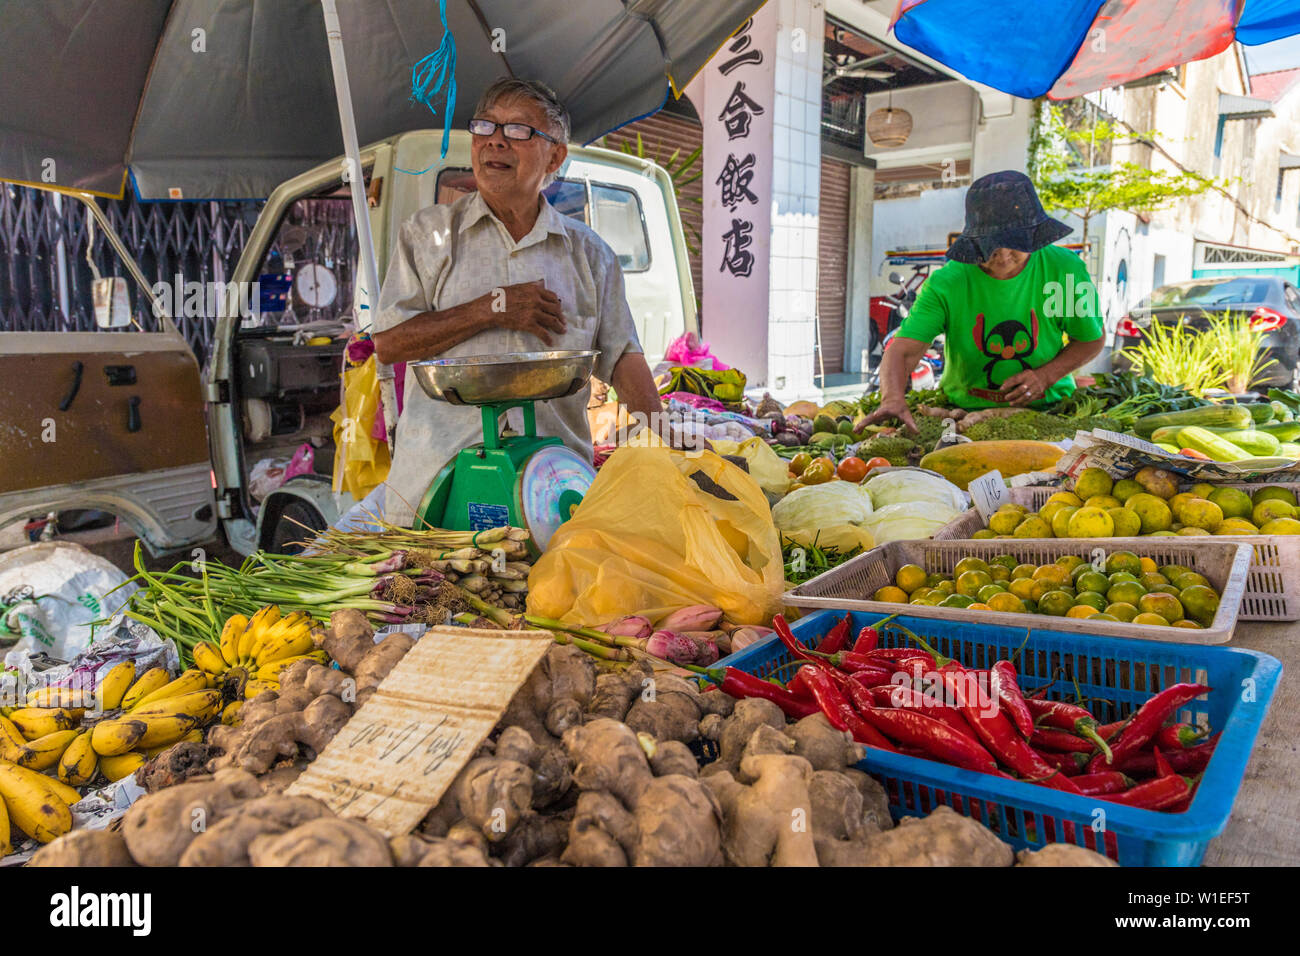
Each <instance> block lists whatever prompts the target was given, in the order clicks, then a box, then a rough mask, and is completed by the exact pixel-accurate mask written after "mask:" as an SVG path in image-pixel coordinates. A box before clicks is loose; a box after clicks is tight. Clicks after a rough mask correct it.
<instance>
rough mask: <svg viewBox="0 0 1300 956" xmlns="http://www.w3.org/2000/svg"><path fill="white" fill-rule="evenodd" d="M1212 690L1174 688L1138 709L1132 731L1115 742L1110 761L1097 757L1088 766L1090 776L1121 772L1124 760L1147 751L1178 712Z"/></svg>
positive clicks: (1193, 686) (1187, 686)
mask: <svg viewBox="0 0 1300 956" xmlns="http://www.w3.org/2000/svg"><path fill="white" fill-rule="evenodd" d="M1209 690H1210V688H1209V687H1207V686H1205V685H1204V684H1174V685H1173V686H1172V687H1167V688H1165V689H1164V690H1162V691H1161V692H1160V693H1158V694H1156V695H1155V696H1154V697H1152V698H1151V699H1150V700H1148V701H1147V702H1146V703H1145V704H1143V705H1142V706H1141V707H1139V708H1138V712H1137V713H1136V714H1134V715H1133V719H1132V721H1130V722H1129V725H1128V727H1126V728H1125V729H1124V731H1123V732H1122V733H1121V734H1120V735H1119V737H1117V738H1116V739H1115V746H1114V747H1112V748H1111V751H1112V753H1111V756H1110V757H1109V759H1108V758H1107V756H1106V754H1104V753H1100V754H1097V756H1096V757H1094V758H1093V759H1092V763H1090V764H1089V765H1088V770H1089V772H1095V771H1099V770H1108V769H1121V764H1122V762H1123V760H1124V758H1125V757H1128V756H1131V755H1132V754H1135V753H1138V752H1139V751H1141V750H1145V749H1146V745H1147V744H1148V743H1150V742H1151V738H1152V737H1154V736H1155V735H1156V733H1158V732H1159V730H1160V728H1161V727H1162V726H1163V725H1164V722H1165V721H1166V720H1168V719H1169V717H1170V715H1172V714H1173V713H1174V711H1176V710H1178V708H1179V707H1182V706H1183V705H1184V704H1186V703H1188V702H1189V701H1192V700H1195V699H1196V698H1197V697H1200V696H1201V695H1202V694H1205V693H1208V692H1209Z"/></svg>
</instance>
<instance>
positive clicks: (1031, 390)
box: [1002, 368, 1052, 406]
mask: <svg viewBox="0 0 1300 956" xmlns="http://www.w3.org/2000/svg"><path fill="white" fill-rule="evenodd" d="M1051 387H1052V380H1049V379H1048V377H1047V375H1045V374H1043V371H1042V369H1037V368H1027V369H1025V370H1024V371H1023V372H1019V373H1018V374H1016V375H1012V376H1011V377H1010V378H1009V379H1007V380H1006V381H1005V382H1003V383H1002V401H1004V402H1007V403H1008V404H1010V405H1021V406H1023V405H1028V404H1029V403H1030V402H1036V401H1038V400H1039V399H1040V398H1042V397H1043V396H1044V395H1046V394H1047V390H1048V389H1049V388H1051Z"/></svg>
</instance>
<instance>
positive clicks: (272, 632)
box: [248, 611, 311, 665]
mask: <svg viewBox="0 0 1300 956" xmlns="http://www.w3.org/2000/svg"><path fill="white" fill-rule="evenodd" d="M304 626H305V627H306V629H307V633H308V634H309V635H310V633H311V620H310V619H309V618H308V617H307V615H305V614H303V613H302V612H300V611H294V612H293V613H292V614H290V615H289V616H288V617H282V618H280V620H278V621H276V622H275V623H274V624H272V625H271V626H270V627H268V628H264V629H263V630H262V633H261V634H259V635H258V636H257V639H256V640H254V641H253V646H252V647H251V648H249V651H248V656H249V662H250V663H252V664H254V665H256V663H257V662H258V660H259V657H260V655H261V654H262V651H263V650H264V649H265V648H268V647H271V646H273V645H275V644H278V643H280V642H281V641H282V640H283V639H284V638H285V637H287V636H288V635H289V634H292V633H295V632H296V631H298V630H299V629H300V628H302V627H304Z"/></svg>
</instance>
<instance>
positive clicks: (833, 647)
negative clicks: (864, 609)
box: [817, 614, 852, 654]
mask: <svg viewBox="0 0 1300 956" xmlns="http://www.w3.org/2000/svg"><path fill="white" fill-rule="evenodd" d="M851 621H852V615H849V614H845V615H844V620H842V621H839V622H838V623H837V624H836V625H835V626H834V627H832V628H831V629H830V630H829V631H827V632H826V636H825V637H824V638H822V642H821V643H820V644H818V645H817V650H819V651H821V653H823V654H834V653H835V652H836V651H838V650H841V649H842V648H843V647H844V644H845V642H846V641H847V640H848V639H849V623H850V622H851Z"/></svg>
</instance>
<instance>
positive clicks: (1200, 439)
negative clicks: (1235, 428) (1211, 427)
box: [1178, 413, 1256, 461]
mask: <svg viewBox="0 0 1300 956" xmlns="http://www.w3.org/2000/svg"><path fill="white" fill-rule="evenodd" d="M1247 414H1249V413H1247ZM1178 443H1179V444H1180V445H1182V446H1183V447H1184V448H1193V449H1195V450H1196V451H1199V452H1200V453H1201V454H1203V455H1209V456H1210V458H1212V459H1213V460H1214V461H1241V460H1243V459H1245V458H1254V457H1256V456H1254V455H1250V454H1247V453H1246V452H1244V451H1242V450H1241V449H1240V448H1238V447H1237V446H1236V445H1234V444H1233V443H1232V442H1229V441H1224V440H1223V437H1222V436H1220V435H1216V434H1214V432H1209V431H1206V430H1205V429H1204V428H1197V427H1196V426H1195V425H1192V426H1189V427H1187V428H1184V429H1183V430H1182V431H1180V432H1179V433H1178Z"/></svg>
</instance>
